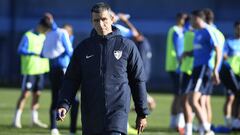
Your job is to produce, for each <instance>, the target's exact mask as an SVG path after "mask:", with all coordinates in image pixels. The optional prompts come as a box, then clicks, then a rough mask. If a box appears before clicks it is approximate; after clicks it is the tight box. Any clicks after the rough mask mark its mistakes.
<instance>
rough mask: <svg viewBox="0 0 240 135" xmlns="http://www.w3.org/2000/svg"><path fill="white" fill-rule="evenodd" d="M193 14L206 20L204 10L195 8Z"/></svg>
mask: <svg viewBox="0 0 240 135" xmlns="http://www.w3.org/2000/svg"><path fill="white" fill-rule="evenodd" d="M191 15H193V16H196V17H200V18H201V19H203V20H204V21H205V20H206V16H205V14H204V12H203V11H202V10H194V11H192V12H191Z"/></svg>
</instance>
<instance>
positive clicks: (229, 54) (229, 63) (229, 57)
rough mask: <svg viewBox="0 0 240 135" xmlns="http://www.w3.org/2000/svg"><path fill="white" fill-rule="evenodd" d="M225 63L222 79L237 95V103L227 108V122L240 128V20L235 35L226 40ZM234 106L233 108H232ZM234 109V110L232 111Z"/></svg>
mask: <svg viewBox="0 0 240 135" xmlns="http://www.w3.org/2000/svg"><path fill="white" fill-rule="evenodd" d="M224 60H225V61H224V64H223V66H222V69H221V72H220V73H221V74H220V75H221V80H222V81H223V84H224V85H225V86H226V88H227V90H230V91H231V93H233V94H234V95H235V101H234V102H235V104H234V105H233V104H230V105H229V106H230V107H229V108H228V109H227V110H225V114H226V116H225V123H226V124H227V126H228V127H230V128H233V129H238V130H239V129H240V119H239V116H240V115H239V114H240V111H239V110H240V109H239V101H240V100H239V96H240V86H239V78H240V68H239V67H240V22H239V21H237V22H235V24H234V37H233V38H229V39H227V40H226V43H225V47H224ZM232 107H233V109H232ZM232 110H233V112H232Z"/></svg>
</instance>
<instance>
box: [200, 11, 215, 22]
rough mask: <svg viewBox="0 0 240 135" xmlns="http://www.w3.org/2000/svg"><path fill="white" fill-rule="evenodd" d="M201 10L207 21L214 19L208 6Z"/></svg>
mask: <svg viewBox="0 0 240 135" xmlns="http://www.w3.org/2000/svg"><path fill="white" fill-rule="evenodd" d="M203 12H204V14H205V19H206V22H207V23H210V22H213V21H214V13H213V11H212V10H211V9H210V8H205V9H203Z"/></svg>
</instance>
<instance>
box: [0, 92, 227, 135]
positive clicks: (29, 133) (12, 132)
mask: <svg viewBox="0 0 240 135" xmlns="http://www.w3.org/2000/svg"><path fill="white" fill-rule="evenodd" d="M19 94H20V89H16V88H0V135H49V134H50V131H49V129H41V128H37V127H31V126H30V125H31V119H30V118H31V113H30V103H31V97H30V98H29V99H28V101H27V104H26V106H25V109H24V112H23V115H22V125H23V128H22V129H15V128H13V127H12V119H13V114H14V112H15V105H16V101H17V99H18V97H19ZM150 95H152V96H153V97H154V98H155V100H156V102H157V108H156V109H155V110H154V111H153V112H152V113H151V115H150V116H149V117H148V127H147V129H146V130H145V132H144V133H143V135H177V133H176V132H174V131H170V130H169V129H168V125H169V112H170V104H171V100H172V96H171V94H162V93H150ZM224 99H225V98H224V96H213V98H212V106H213V123H214V124H215V125H219V124H223V111H222V110H223V109H222V108H223V103H224ZM49 106H50V91H49V90H44V91H43V92H42V96H41V98H40V110H39V116H40V119H41V121H43V122H45V123H48V124H49ZM135 117H136V115H135V113H134V112H131V113H130V117H129V122H130V124H131V125H132V126H134V123H135ZM80 121H81V120H80V117H79V120H78V132H77V134H78V135H81V122H80ZM58 125H59V129H60V132H61V134H62V135H68V134H69V131H68V127H69V117H67V118H66V120H65V121H64V122H58Z"/></svg>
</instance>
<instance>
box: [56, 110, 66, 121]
mask: <svg viewBox="0 0 240 135" xmlns="http://www.w3.org/2000/svg"><path fill="white" fill-rule="evenodd" d="M66 114H67V110H66V109H65V108H59V109H58V110H57V120H60V121H64V118H65V117H66Z"/></svg>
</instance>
